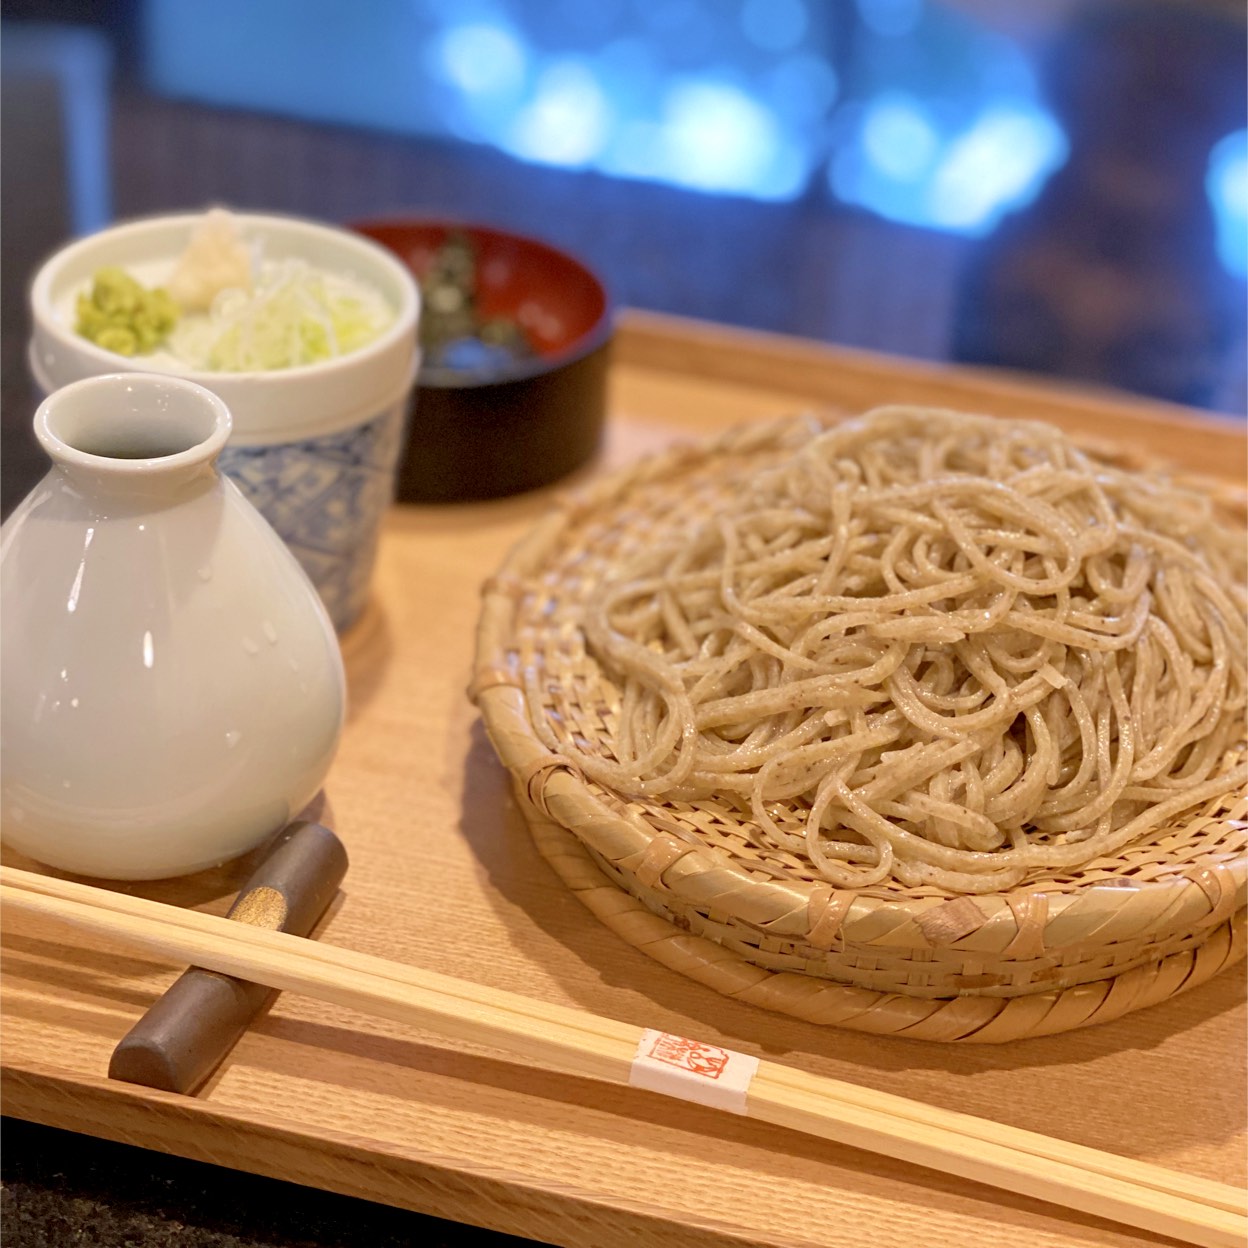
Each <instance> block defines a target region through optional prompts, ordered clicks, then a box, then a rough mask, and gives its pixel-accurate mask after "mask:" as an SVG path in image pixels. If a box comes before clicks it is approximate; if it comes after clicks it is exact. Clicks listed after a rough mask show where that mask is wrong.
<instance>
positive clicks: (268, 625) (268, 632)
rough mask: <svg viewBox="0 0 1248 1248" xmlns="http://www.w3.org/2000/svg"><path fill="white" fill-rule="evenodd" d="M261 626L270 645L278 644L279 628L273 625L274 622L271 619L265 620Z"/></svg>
mask: <svg viewBox="0 0 1248 1248" xmlns="http://www.w3.org/2000/svg"><path fill="white" fill-rule="evenodd" d="M260 627H261V628H262V629H263V630H264V636H265V639H266V640H267V641H268V643H269V645H271V646H275V645H277V629H275V628H274V627H273V624H272V622H271V621H269V620H265V621H264V623H263V624H261V625H260Z"/></svg>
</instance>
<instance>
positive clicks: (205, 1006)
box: [108, 823, 347, 1092]
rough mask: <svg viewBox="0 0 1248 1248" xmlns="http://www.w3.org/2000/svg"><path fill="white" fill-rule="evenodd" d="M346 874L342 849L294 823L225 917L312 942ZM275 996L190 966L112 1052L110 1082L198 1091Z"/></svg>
mask: <svg viewBox="0 0 1248 1248" xmlns="http://www.w3.org/2000/svg"><path fill="white" fill-rule="evenodd" d="M346 871H347V851H346V850H345V849H344V848H343V845H342V842H341V841H340V840H339V839H338V838H337V837H336V836H335V835H334V834H333V833H332V832H331V831H330V830H329V829H328V828H324V827H322V826H321V825H320V824H318V823H293V824H291V825H290V827H288V828H287V829H286V830H285V831H283V832H282V833H281V834H280V835H279V836H278V837H277V839H276V840H275V841H274V844H273V848H272V849H271V850H270V851H269V852H268V854H266V855H265V858H264V861H263V862H261V863H260V865H259V866H258V867H257V868H256V870H255V872H254V873H253V874H252V876H251V878H250V879H249V880H248V881H247V883H246V884H244V885H243V888H242V890H241V891H240V892H239V894H238V897H237V898H236V899H235V901H234V904H233V905H232V906H231V907H230V912H229V915H228V916H227V917H229V918H231V919H235V920H237V921H238V922H240V923H251V924H253V925H254V926H256V927H267V928H272V929H274V930H276V931H283V932H290V933H292V934H293V935H295V936H306V935H307V934H308V933H309V932H310V931H311V930H312V929H313V927H315V926H316V923H317V920H318V919H320V917H321V915H323V914H324V913H325V911H326V909H327V908H328V906H329V903H330V902H331V901H332V900H333V899H334V895H335V894H336V893H337V891H338V885H339V884H340V883H341V881H342V877H343V876H344V875H345V874H346ZM276 995H277V994H276V993H275V992H273V991H272V990H271V989H269V988H266V987H264V985H262V984H250V983H247V982H246V981H244V980H240V979H233V978H231V977H230V976H228V975H219V974H217V973H216V972H215V971H205V970H201V969H200V968H199V967H191V968H190V970H188V971H185V972H184V973H183V974H182V975H181V977H180V978H179V979H178V980H177V981H176V982H175V983H174V984H173V986H172V987H170V988H169V990H168V991H167V992H166V993H165V994H164V995H163V996H162V997H161V998H160V999H159V1000H158V1001H156V1003H155V1004H154V1005H152V1006H151V1008H150V1009H149V1010H148V1011H147V1013H146V1014H144V1015H143V1017H142V1018H141V1019H139V1021H138V1022H137V1023H135V1025H134V1026H133V1027H132V1028H131V1029H130V1031H129V1032H127V1033H126V1035H125V1036H124V1037H123V1039H122V1040H121V1042H120V1043H119V1044H118V1045H117V1047H116V1049H114V1050H113V1057H112V1061H111V1062H110V1063H109V1067H108V1073H109V1077H110V1078H112V1079H120V1080H123V1081H124V1082H126V1083H141V1084H143V1085H145V1086H146V1087H149V1088H160V1089H162V1090H163V1091H166V1092H193V1091H194V1090H195V1089H196V1088H198V1087H199V1086H200V1084H202V1083H203V1082H204V1080H205V1079H207V1078H208V1076H209V1075H211V1074H212V1072H213V1071H214V1070H216V1068H217V1067H218V1066H219V1065H220V1064H221V1062H222V1060H223V1059H224V1058H225V1057H226V1056H227V1055H228V1054H229V1052H230V1050H231V1049H232V1048H233V1047H234V1045H235V1044H237V1043H238V1041H239V1039H240V1038H241V1036H242V1034H243V1032H245V1031H246V1030H247V1027H248V1025H249V1024H250V1023H251V1021H252V1020H253V1019H254V1018H255V1017H256V1015H257V1014H259V1013H260V1011H261V1010H262V1009H263V1008H264V1007H265V1005H266V1004H268V1002H269V1000H270V999H271V998H272V997H274V996H276Z"/></svg>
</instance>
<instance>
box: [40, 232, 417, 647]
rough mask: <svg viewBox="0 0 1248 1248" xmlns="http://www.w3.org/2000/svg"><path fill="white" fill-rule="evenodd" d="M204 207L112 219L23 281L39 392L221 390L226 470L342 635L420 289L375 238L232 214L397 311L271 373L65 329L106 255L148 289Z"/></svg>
mask: <svg viewBox="0 0 1248 1248" xmlns="http://www.w3.org/2000/svg"><path fill="white" fill-rule="evenodd" d="M202 219H203V216H202V214H200V213H187V214H180V215H177V216H162V217H151V218H147V219H145V220H140V221H132V222H129V223H127V224H124V225H118V226H114V227H112V228H110V229H107V230H103V231H101V232H100V233H98V234H92V235H90V236H89V237H87V238H84V239H80V240H79V241H77V242H75V243H71V244H70V245H69V246H67V247H64V248H63V249H61V250H60V251H58V252H56V253H55V254H54V255H53V256H52V257H51V258H50V259H49V260H47V261H46V262H45V263H44V265H43V266H42V268H40V270H39V272H38V273H37V274H36V276H35V280H34V283H33V285H32V287H31V295H30V298H31V310H32V314H33V320H34V332H33V335H32V338H31V342H30V353H29V358H30V367H31V371H32V373H33V374H34V378H35V381H36V383H37V384H38V386H39V387H40V389H41V390H42V391H43V392H44V394H45V395H47V394H51V393H52V392H53V391H55V390H58V389H59V388H60V387H61V386H64V385H68V384H69V383H70V382H74V381H80V380H82V379H83V378H86V377H94V376H98V375H100V374H103V373H116V372H155V373H173V374H176V375H178V376H181V377H186V378H189V379H190V380H192V381H195V382H198V383H199V384H200V385H202V386H205V387H207V388H208V389H209V390H212V391H213V392H214V393H215V394H217V395H219V396H220V397H221V398H222V399H224V400H225V402H226V404H227V405H228V407H229V409H230V411H231V413H232V414H233V417H234V432H233V434H232V435H231V437H230V441H229V445H228V446H227V447H226V449H225V451H224V452H223V454H222V456H221V461H220V462H221V467H222V469H223V470H224V471H225V472H226V473H227V474H228V475H229V476H230V477H231V478H233V480H234V481H235V482H236V483H237V484H238V486H239V487H240V488H241V489H242V491H243V493H244V494H245V495H246V496H247V497H248V498H249V499H250V501H251V502H252V503H253V504H255V506H256V507H257V508H258V509H259V511H260V512H261V514H262V515H264V517H265V519H267V520H268V521H269V523H270V524H271V525H272V526H273V527H274V528H275V529H276V530H277V531H278V533H279V534H280V535H281V536H282V538H283V539H284V540H285V541H286V543H287V545H288V546H290V548H291V550H292V551H293V552H294V554H295V555H296V557H297V558H298V559H299V561H300V563H301V564H302V565H303V567H304V569H305V570H306V571H307V573H308V575H309V576H310V577H311V578H312V582H313V584H315V585H316V588H317V590H318V591H319V592H320V594H321V597H322V599H323V600H324V602H325V605H326V607H327V609H328V611H329V614H330V617H331V618H332V619H333V621H334V624H335V626H336V627H337V628H338V629H339V630H340V631H341V630H343V629H345V628H346V627H347V626H348V625H350V624H351V623H352V622H353V621H354V620H355V619H356V617H357V616H358V615H359V613H360V611H361V610H362V608H363V606H364V603H365V601H366V599H367V594H368V582H369V577H370V574H371V571H372V564H373V559H374V556H375V554H376V547H377V537H378V533H379V529H380V524H381V517H382V514H383V512H384V511H385V509H386V507H387V506H388V505H389V503H390V501H391V498H392V497H393V490H394V474H395V468H396V464H397V462H398V456H399V452H400V450H401V449H402V445H403V436H404V424H405V420H406V416H407V410H408V405H409V397H410V394H411V390H412V386H413V383H414V381H415V377H416V370H417V367H418V364H419V352H418V347H417V333H416V331H417V324H418V320H419V315H420V292H419V289H418V287H417V285H416V282H415V280H414V278H413V277H412V275H411V273H410V272H409V271H408V270H407V268H406V267H405V266H404V265H403V264H402V263H401V262H400V261H399V260H398V259H397V258H396V257H394V256H393V255H392V254H390V253H389V252H388V251H386V250H385V249H384V248H382V247H380V246H378V245H377V244H376V243H374V242H371V241H370V240H369V239H366V238H363V237H361V236H359V235H357V234H354V233H351V232H349V231H347V230H341V229H337V228H335V227H333V226H327V225H319V224H316V223H315V222H311V221H302V220H298V219H296V218H291V217H280V216H268V215H258V214H251V213H240V214H238V215H237V218H236V219H237V221H238V224H239V227H240V229H241V231H242V234H243V237H244V239H245V240H246V242H247V243H248V244H254V245H256V246H258V247H259V249H260V252H261V255H262V256H263V258H264V259H266V260H283V259H287V258H291V257H297V258H300V259H303V260H306V261H307V262H308V263H309V264H311V265H312V266H314V267H316V268H319V269H324V270H327V271H330V272H333V273H337V274H341V275H343V276H348V277H353V278H355V279H357V280H359V281H362V282H365V283H367V284H368V285H370V286H372V287H373V288H374V289H376V290H377V291H378V292H379V293H380V294H381V296H382V297H383V298H384V299H385V300H386V302H387V303H388V304H389V305H390V307H391V308H392V309H393V311H394V321H393V323H392V324H391V325H390V327H389V328H388V329H387V330H385V332H384V333H382V334H381V336H380V337H379V338H377V339H376V340H374V341H373V342H371V343H369V344H368V345H367V346H365V347H362V348H360V349H359V350H358V351H353V352H351V353H350V354H349V355H344V356H341V357H338V358H336V359H332V360H325V361H322V362H320V363H317V364H309V365H305V366H302V367H298V368H289V369H281V370H275V371H272V372H247V373H223V372H206V371H196V370H193V369H188V368H186V367H184V366H182V365H181V364H180V363H179V361H178V360H177V359H176V357H174V356H172V355H171V354H170V353H168V352H164V351H161V352H157V353H154V354H152V355H147V356H122V355H116V354H114V353H113V352H111V351H106V350H104V349H103V348H101V347H99V346H97V345H96V344H95V343H93V342H90V341H88V340H87V339H86V338H83V337H80V336H79V335H78V334H77V333H75V332H74V323H75V307H74V304H75V300H76V298H77V295H78V293H79V292H80V291H83V290H86V289H87V288H88V287H89V286H90V283H91V281H92V278H93V277H94V275H95V274H96V272H97V271H98V270H100V269H101V268H104V267H106V266H110V265H115V266H117V267H120V268H122V269H125V270H127V271H128V272H130V273H131V274H133V275H134V276H135V277H136V278H137V279H138V280H139V281H141V282H143V283H144V284H145V285H149V286H150V285H159V284H160V283H161V282H163V281H165V280H167V278H168V276H169V273H170V271H171V270H172V267H173V263H174V261H175V259H176V257H177V256H178V255H179V254H180V253H181V251H182V250H183V249H184V248H185V247H186V245H187V243H188V242H189V241H190V237H191V234H192V232H193V230H194V228H195V226H196V225H197V224H199V222H200V221H202Z"/></svg>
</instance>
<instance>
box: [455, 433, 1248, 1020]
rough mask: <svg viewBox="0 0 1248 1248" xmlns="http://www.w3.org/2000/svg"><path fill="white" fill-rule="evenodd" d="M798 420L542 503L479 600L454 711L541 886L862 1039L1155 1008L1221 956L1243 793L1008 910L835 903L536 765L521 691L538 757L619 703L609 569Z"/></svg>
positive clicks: (876, 899) (694, 811)
mask: <svg viewBox="0 0 1248 1248" xmlns="http://www.w3.org/2000/svg"><path fill="white" fill-rule="evenodd" d="M809 420H810V418H802V419H801V420H797V421H795V420H788V421H782V422H777V423H766V424H754V425H746V426H742V427H740V428H737V429H734V430H730V431H729V432H727V433H726V434H723V435H721V436H720V437H718V438H716V439H714V440H711V441H708V442H706V443H703V444H701V445H697V446H683V447H677V448H675V449H672V450H670V451H667V452H665V453H662V454H659V455H657V456H654V457H651V458H649V459H646V460H643V461H641V462H639V463H637V464H635V465H633V466H632V467H630V468H627V469H625V470H623V471H621V472H619V473H616V474H615V475H612V476H610V477H607V478H604V479H602V480H600V481H599V482H598V483H597V484H596V485H594V486H591V487H590V488H588V489H587V490H586V491H585V492H583V493H581V494H579V495H576V496H571V497H569V498H567V499H565V500H563V502H562V503H561V504H560V505H559V506H558V507H557V508H556V509H555V510H554V511H553V512H552V513H551V514H550V515H548V516H547V517H546V518H545V520H544V521H542V522H541V523H540V524H539V525H538V526H537V527H536V528H535V529H534V530H533V531H532V532H531V533H530V534H529V535H528V537H527V538H525V539H524V540H523V541H522V542H521V543H520V544H519V545H518V546H517V547H516V548H515V549H514V550H513V551H512V552H511V554H510V555H509V556H508V558H507V560H506V562H505V563H504V565H503V567H502V568H501V570H500V571H499V572H498V574H497V575H496V576H494V577H493V578H491V580H490V581H489V582H487V584H486V586H485V587H484V590H483V598H484V603H483V610H482V615H481V619H480V624H479V628H478V636H477V657H476V668H475V674H474V680H473V687H472V690H471V692H472V696H473V697H474V699H475V700H476V702H477V704H478V705H479V707H480V709H481V712H482V715H483V717H484V720H485V724H486V727H487V730H488V733H489V736H490V739H491V741H492V742H493V744H494V747H495V749H496V751H497V752H498V755H499V757H500V758H501V760H502V761H503V763H504V764H505V765H506V766H507V768H508V769H509V770H510V772H511V774H512V776H513V779H514V781H515V786H516V791H517V796H518V800H519V801H520V804H521V806H522V808H523V810H524V812H525V815H526V817H527V819H528V821H529V825H530V827H531V829H532V832H533V835H534V837H535V840H536V843H537V845H538V848H539V850H540V851H541V852H542V853H543V855H544V856H545V857H546V858H547V860H548V861H549V862H550V864H551V866H552V867H553V868H554V870H555V871H556V873H557V874H558V875H559V876H560V877H561V878H562V879H563V880H564V882H565V883H567V884H568V886H569V887H570V888H571V889H572V890H573V891H574V892H575V893H576V894H577V895H578V896H579V897H580V898H581V899H582V900H583V901H584V902H585V903H586V904H587V905H588V906H589V907H590V909H591V910H593V911H594V913H595V914H597V915H598V917H599V918H600V919H602V920H603V921H604V922H605V923H606V924H607V925H608V926H610V927H611V928H612V929H614V930H615V931H616V932H617V933H619V934H620V935H621V936H622V937H623V938H624V939H625V940H627V941H628V942H629V943H631V944H633V945H635V946H637V947H638V948H640V949H642V950H644V951H645V952H646V953H648V954H649V955H651V956H652V957H654V958H656V959H657V960H659V961H660V962H663V963H664V964H666V965H668V966H670V967H672V968H673V969H676V970H678V971H681V972H682V973H684V974H686V975H688V976H690V977H692V978H693V979H696V980H698V981H700V982H702V983H704V984H706V985H708V986H710V987H712V988H715V989H717V990H719V991H721V992H723V993H726V994H728V995H731V996H733V997H735V998H736V999H738V1000H743V1001H748V1002H752V1003H754V1004H757V1005H760V1006H763V1007H765V1008H768V1009H773V1010H777V1011H780V1012H783V1013H786V1014H790V1015H794V1016H796V1017H799V1018H802V1019H806V1020H808V1021H811V1022H816V1023H826V1024H833V1025H837V1026H842V1027H849V1028H853V1029H856V1030H862V1031H870V1032H874V1033H877V1034H890V1035H904V1036H908V1037H913V1038H918V1039H929V1040H944V1041H954V1040H958V1041H972V1042H980V1043H992V1042H1000V1041H1006V1040H1013V1039H1019V1038H1022V1037H1027V1036H1035V1035H1046V1034H1051V1033H1054V1032H1060V1031H1065V1030H1068V1029H1071V1028H1074V1027H1080V1026H1086V1025H1090V1024H1093V1023H1099V1022H1106V1021H1109V1020H1111V1019H1114V1018H1117V1017H1119V1016H1121V1015H1122V1014H1125V1013H1127V1012H1129V1011H1131V1010H1135V1009H1139V1008H1141V1007H1143V1006H1147V1005H1152V1004H1155V1003H1157V1002H1160V1001H1164V1000H1166V999H1167V998H1169V997H1171V996H1173V995H1175V994H1176V993H1178V992H1181V991H1184V990H1185V989H1187V988H1191V987H1194V986H1196V985H1197V984H1200V983H1203V982H1204V981H1205V980H1207V979H1208V978H1209V977H1210V976H1212V975H1214V974H1216V973H1217V972H1218V971H1219V970H1221V969H1222V968H1224V967H1226V966H1228V965H1230V964H1232V963H1234V962H1235V961H1237V960H1238V959H1239V958H1241V957H1242V956H1243V954H1244V952H1245V924H1244V918H1245V901H1246V887H1248V796H1246V795H1244V794H1232V795H1230V796H1228V797H1226V798H1224V799H1216V800H1212V801H1209V802H1208V803H1207V804H1206V805H1205V806H1204V807H1203V808H1202V809H1198V810H1195V811H1189V812H1188V813H1187V814H1185V815H1184V816H1182V817H1181V818H1179V819H1177V820H1175V821H1174V823H1173V825H1172V826H1170V827H1168V828H1166V829H1165V830H1164V831H1163V832H1162V833H1161V834H1159V835H1158V834H1154V835H1153V836H1151V837H1150V838H1148V839H1147V840H1146V841H1144V842H1143V843H1136V844H1132V845H1129V846H1127V847H1126V848H1124V849H1123V850H1121V851H1120V852H1119V853H1118V854H1116V855H1115V856H1113V857H1112V858H1105V859H1101V860H1098V861H1095V862H1093V863H1091V864H1089V865H1087V866H1086V867H1084V868H1082V869H1080V870H1077V871H1073V872H1069V873H1055V872H1050V873H1044V872H1033V873H1032V875H1030V876H1029V877H1028V878H1027V879H1026V880H1025V881H1024V882H1023V883H1022V884H1021V885H1019V886H1018V887H1016V888H1014V889H1012V890H1010V891H1008V892H1002V893H996V894H989V895H980V896H967V895H955V894H951V893H948V892H944V891H942V890H940V889H937V888H932V887H921V888H906V887H903V886H902V885H900V884H898V883H895V882H891V881H886V882H884V883H881V884H878V885H874V886H871V887H868V888H862V889H853V890H845V889H842V890H838V889H835V888H833V887H832V886H831V885H830V884H828V883H826V882H825V881H824V880H822V879H821V878H820V876H819V874H818V872H817V871H816V870H815V868H814V867H813V865H812V864H811V862H810V861H809V860H807V859H806V858H804V856H802V855H800V854H797V853H794V852H789V851H786V850H782V849H779V848H774V847H768V846H766V845H764V844H760V841H759V838H756V837H752V836H751V835H750V830H749V828H748V827H747V826H745V825H743V822H742V816H741V815H740V813H739V812H738V810H737V809H736V808H735V807H734V806H731V805H729V804H727V803H721V802H718V801H716V800H714V799H710V800H700V801H694V802H681V801H671V800H665V799H660V798H652V799H642V800H638V799H636V798H634V797H630V796H628V795H625V794H622V793H618V792H613V791H611V790H609V789H607V788H605V787H603V786H602V785H600V784H597V783H595V782H593V781H591V780H589V779H587V778H586V777H585V776H584V775H583V774H581V773H579V772H578V770H577V769H576V768H575V767H574V766H572V765H569V764H568V762H567V761H566V760H565V759H563V758H562V757H561V756H560V755H558V754H557V753H552V752H551V751H550V750H549V749H548V748H547V747H546V745H544V744H543V743H542V741H541V740H540V739H539V737H538V735H537V734H536V733H535V731H534V726H533V723H532V721H531V719H530V709H529V703H528V701H527V699H526V696H525V693H524V692H523V686H524V676H525V673H526V672H527V673H529V674H530V676H531V677H532V676H534V675H535V676H536V686H537V687H538V688H540V689H541V690H542V695H541V713H542V714H543V715H544V716H545V717H546V722H547V724H548V725H550V726H551V727H553V729H554V731H555V734H556V736H557V737H558V738H559V739H560V740H566V741H569V742H571V741H575V742H576V744H577V745H578V746H579V748H580V749H581V750H582V751H585V750H591V751H602V752H604V753H607V754H608V755H609V754H610V751H611V749H612V740H613V737H614V734H615V732H616V730H617V720H618V714H619V708H620V701H619V696H618V693H617V690H616V689H615V687H614V685H613V684H612V681H611V679H610V677H609V676H608V674H606V673H605V672H604V671H603V670H601V669H600V667H599V665H598V664H597V662H596V661H595V659H594V658H593V656H592V655H590V654H588V653H587V652H586V647H585V643H584V638H583V635H582V633H581V631H580V628H579V626H578V623H577V621H578V616H579V614H580V611H581V607H582V604H583V603H584V602H586V601H588V600H589V599H590V597H591V596H592V595H593V594H594V593H595V592H596V591H597V590H598V588H599V587H600V586H601V584H602V583H603V581H604V579H605V578H607V577H608V576H609V575H610V571H611V568H612V566H613V565H618V564H619V562H620V561H621V560H623V559H624V558H626V557H627V556H628V554H629V552H631V551H634V550H637V549H639V548H640V547H642V546H643V545H644V544H645V543H647V542H648V541H652V540H655V539H656V537H657V535H658V534H659V533H660V532H667V531H670V530H671V528H672V527H673V526H676V525H680V524H682V523H684V522H688V521H692V520H694V519H696V518H697V517H699V516H702V515H707V514H711V512H712V510H713V509H715V508H717V507H722V506H723V505H724V503H725V502H730V501H731V500H732V498H733V497H734V496H735V495H736V493H737V492H738V491H739V489H740V482H741V481H743V480H747V479H749V477H750V476H751V475H753V474H755V473H757V472H759V471H761V470H763V469H766V468H767V467H770V466H771V465H772V464H774V463H776V462H778V461H779V459H780V458H781V457H782V456H785V455H787V454H790V453H791V448H792V446H793V445H794V443H795V440H796V439H798V438H802V437H808V436H809V431H810V424H809ZM1097 449H1098V451H1100V452H1101V453H1102V454H1104V453H1105V448H1102V447H1098V448H1097ZM1118 458H1120V459H1122V458H1123V456H1118Z"/></svg>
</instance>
